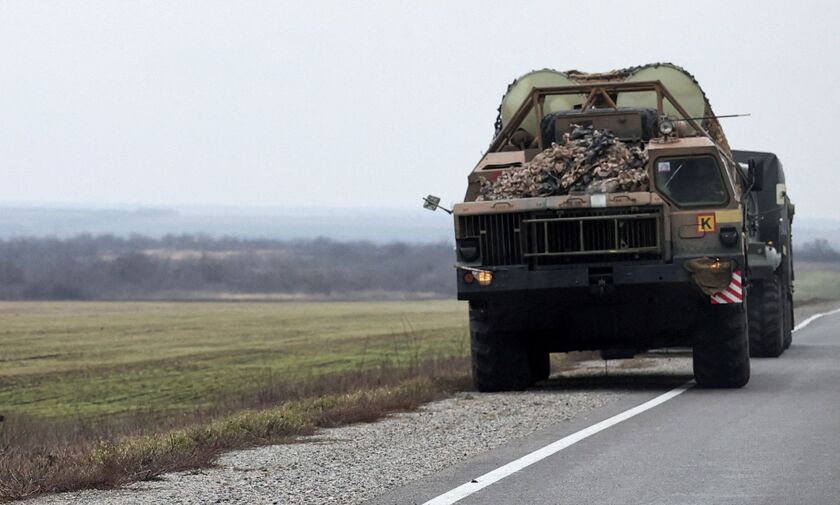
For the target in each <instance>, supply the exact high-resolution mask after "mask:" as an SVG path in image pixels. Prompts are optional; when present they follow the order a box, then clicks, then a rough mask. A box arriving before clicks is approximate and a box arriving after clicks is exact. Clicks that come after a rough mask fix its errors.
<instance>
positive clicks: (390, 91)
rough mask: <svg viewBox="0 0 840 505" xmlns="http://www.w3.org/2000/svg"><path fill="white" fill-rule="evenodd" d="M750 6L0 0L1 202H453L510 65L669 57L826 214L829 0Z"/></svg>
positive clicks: (737, 143) (832, 135) (733, 133)
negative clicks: (432, 197) (434, 197)
mask: <svg viewBox="0 0 840 505" xmlns="http://www.w3.org/2000/svg"><path fill="white" fill-rule="evenodd" d="M751 4H752V6H751V7H747V6H746V2H731V1H728V2H708V1H704V2H697V1H691V2H681V1H668V2H664V1H663V2H657V1H653V0H644V1H639V2H634V1H628V0H624V1H620V2H618V1H617V2H601V3H598V2H557V1H553V2H545V3H536V2H535V3H531V2H520V1H510V0H508V1H505V2H496V3H494V2H478V1H477V2H431V1H429V2H316V1H311V2H292V1H286V2H256V1H251V2H233V1H231V2H225V3H221V2H210V1H206V0H201V1H184V2H171V1H163V2H153V1H145V2H129V1H120V2H114V1H107V2H82V1H76V2H52V1H50V2H38V1H33V0H21V1H12V0H5V1H3V2H2V3H0V65H2V79H0V167H2V172H1V173H2V174H3V179H2V184H0V203H3V204H8V203H38V202H40V203H45V202H51V203H61V204H65V203H66V204H85V205H103V204H105V205H114V204H145V205H234V206H239V205H242V206H245V205H247V206H252V205H269V206H298V207H299V206H310V205H312V206H339V207H355V206H366V207H415V206H417V205H419V204H420V200H419V197H420V196H421V195H423V194H426V193H429V192H432V193H436V194H440V195H441V196H442V197H443V198H444V200H445V201H450V202H451V201H456V200H458V199H460V198H461V197H462V196H463V192H464V189H465V180H466V176H467V174H468V172H469V170H470V168H471V167H472V166H473V165H474V164H475V162H476V161H477V160H478V157H479V153H480V152H481V151H482V150H483V149H485V148H486V147H487V144H488V142H489V140H490V137H491V134H492V131H493V129H492V124H493V121H494V119H495V117H496V107H497V106H498V102H499V99H500V97H501V95H502V93H503V92H504V90H505V88H506V86H507V84H508V83H509V82H510V81H511V80H512V79H514V78H515V77H517V76H518V75H520V74H522V73H524V72H527V71H529V70H532V69H534V68H543V67H552V68H556V69H559V70H567V69H572V68H576V69H579V70H587V71H601V70H609V69H613V68H620V67H625V66H632V65H637V64H643V63H650V62H656V61H671V62H673V63H676V64H678V65H681V66H683V67H685V68H686V69H688V70H689V71H690V72H692V73H693V74H694V75H695V76H696V77H697V79H698V80H699V81H700V84H701V85H702V86H703V88H704V89H705V91H706V93H707V95H708V96H709V98H710V100H711V102H712V105H713V106H714V108H715V111H716V112H717V113H718V114H731V113H746V112H748V113H752V117H751V118H739V119H729V120H725V123H724V127H725V129H726V133H727V135H728V137H729V140H730V143H731V144H732V145H733V146H734V147H736V148H744V149H755V150H771V151H774V152H776V153H778V154H779V156H780V157H781V159H782V161H783V162H784V163H785V167H786V170H787V173H788V186H789V190H790V193H791V195H792V197H793V199H794V201H796V203H797V209H798V212H799V213H800V214H801V215H807V216H825V217H833V216H840V198H839V197H837V195H836V191H837V190H838V189H840V186H839V185H838V184H837V180H838V179H837V173H838V169H837V168H836V164H837V162H836V158H837V157H838V156H837V154H836V153H837V151H838V150H839V149H840V145H838V144H840V141H838V128H837V126H838V117H840V105H839V104H838V100H837V98H836V89H837V84H838V78H840V58H838V50H839V49H840V30H837V23H838V21H840V16H838V14H840V7H838V4H837V3H836V2H828V1H826V2H809V1H797V2H752V3H751ZM820 92H825V93H826V94H825V95H822V96H821V95H819V93H820Z"/></svg>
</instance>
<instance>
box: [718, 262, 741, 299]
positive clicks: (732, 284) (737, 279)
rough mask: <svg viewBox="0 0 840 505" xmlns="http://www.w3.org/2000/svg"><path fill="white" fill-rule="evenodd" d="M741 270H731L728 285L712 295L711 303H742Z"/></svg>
mask: <svg viewBox="0 0 840 505" xmlns="http://www.w3.org/2000/svg"><path fill="white" fill-rule="evenodd" d="M741 282H742V280H741V271H740V270H736V271H734V272H732V279H731V280H730V281H729V287H727V288H726V289H724V290H723V291H718V292H717V293H715V294H713V295H712V304H714V305H717V304H725V303H744V287H743V286H742V284H741Z"/></svg>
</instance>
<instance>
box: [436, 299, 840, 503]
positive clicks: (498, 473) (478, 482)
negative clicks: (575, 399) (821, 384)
mask: <svg viewBox="0 0 840 505" xmlns="http://www.w3.org/2000/svg"><path fill="white" fill-rule="evenodd" d="M837 313H840V309H835V310H831V311H829V312H823V313H821V314H815V315H813V316H811V317H809V318H808V319H806V320H804V321H802V322H801V323H799V324H797V325H796V327H795V328H794V329H793V331H799V330H801V329H802V328H805V327H806V326H808V325H809V324H811V323H813V322H814V321H816V320H817V319H819V318H821V317H824V316H830V315H832V314H837ZM692 385H693V384H692V383H691V382H688V383H686V384H683V385H682V386H680V387H678V388H674V389H672V390H670V391H668V392H667V393H665V394H662V395H659V396H657V397H656V398H654V399H653V400H650V401H647V402H645V403H643V404H641V405H638V406H636V407H633V408H632V409H630V410H625V411H624V412H622V413H620V414H617V415H614V416H613V417H611V418H609V419H605V420H603V421H601V422H600V423H596V424H593V425H592V426H590V427H588V428H584V429H582V430H580V431H578V432H575V433H572V434H571V435H568V436H565V437H563V438H561V439H560V440H557V441H555V442H552V443H550V444H548V445H546V446H544V447H542V448H540V449H537V450H536V451H534V452H531V453H529V454H526V455H524V456H522V457H521V458H519V459H517V460H514V461H511V462H510V463H508V464H506V465H502V466H500V467H499V468H497V469H495V470H492V471H490V472H487V473H485V474H484V475H482V476H481V477H478V478H477V479H474V480H472V481H470V482H467V483H466V484H462V485H460V486H458V487H456V488H455V489H452V490H450V491H447V492H446V493H443V494H442V495H440V496H436V497H435V498H432V499H431V500H429V501H427V502H425V503H424V504H423V505H451V504H453V503H455V502H458V501H461V500H462V499H464V498H466V497H467V496H469V495H471V494H473V493H476V492H478V491H480V490H482V489H484V488H486V487H487V486H490V485H491V484H494V483H496V482H499V481H500V480H502V479H504V478H505V477H507V476H509V475H511V474H513V473H516V472H518V471H519V470H522V469H524V468H527V467H529V466H531V465H533V464H534V463H537V462H539V461H542V460H544V459H545V458H547V457H549V456H551V455H553V454H557V453H558V452H560V451H562V450H563V449H565V448H567V447H569V446H572V445H574V444H576V443H578V442H580V441H581V440H583V439H585V438H588V437H591V436H592V435H594V434H596V433H599V432H601V431H604V430H606V429H607V428H610V427H612V426H615V425H616V424H618V423H620V422H622V421H626V420H628V419H630V418H631V417H635V416H637V415H639V414H641V413H642V412H645V411H646V410H650V409H652V408H654V407H656V406H659V405H662V404H663V403H665V402H667V401H668V400H670V399H672V398H674V397H676V396H678V395H679V394H681V393H684V392H686V391H687V390H688V389H689V388H691V387H692Z"/></svg>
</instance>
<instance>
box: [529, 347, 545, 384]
mask: <svg viewBox="0 0 840 505" xmlns="http://www.w3.org/2000/svg"><path fill="white" fill-rule="evenodd" d="M528 364H529V366H530V367H531V382H532V383H533V382H538V381H544V380H546V379H548V376H549V375H551V356H550V355H549V353H548V352H546V351H541V350H532V351H531V352H530V353H528Z"/></svg>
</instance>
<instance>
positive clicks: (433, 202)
mask: <svg viewBox="0 0 840 505" xmlns="http://www.w3.org/2000/svg"><path fill="white" fill-rule="evenodd" d="M423 208H424V209H428V210H430V211H432V212H434V211H436V210H438V209H440V210H442V211H444V212H446V213H447V214H452V211H451V210H449V209H447V208H446V207H443V206H442V205H441V204H440V197H437V196H434V195H429V196H427V197H425V198H423Z"/></svg>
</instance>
